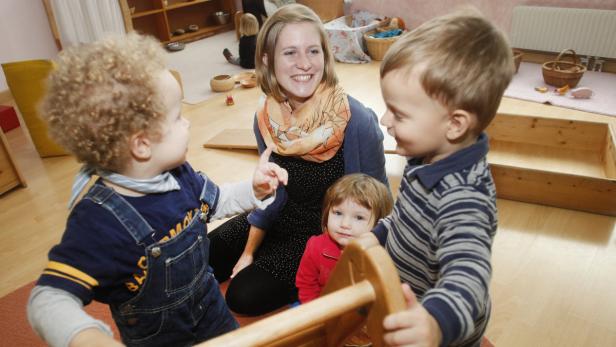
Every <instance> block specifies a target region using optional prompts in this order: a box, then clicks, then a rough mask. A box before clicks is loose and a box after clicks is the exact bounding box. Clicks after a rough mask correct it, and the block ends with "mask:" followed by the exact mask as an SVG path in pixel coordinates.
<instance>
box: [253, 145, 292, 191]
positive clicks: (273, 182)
mask: <svg viewBox="0 0 616 347" xmlns="http://www.w3.org/2000/svg"><path fill="white" fill-rule="evenodd" d="M273 150H274V147H268V148H267V149H266V150H265V151H264V152H263V154H261V157H260V158H259V165H258V166H257V169H256V170H255V173H254V175H253V178H252V189H253V191H254V193H255V197H256V198H257V199H259V200H263V199H264V198H265V197H267V196H268V195H271V194H273V193H274V192H275V191H276V188H278V185H279V184H280V183H282V184H284V185H286V184H287V180H288V173H287V170H285V169H283V168H281V167H280V166H278V165H277V164H274V163H270V161H269V157H270V155H271V154H272V151H273Z"/></svg>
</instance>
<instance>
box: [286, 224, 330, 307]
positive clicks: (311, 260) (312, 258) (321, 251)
mask: <svg viewBox="0 0 616 347" xmlns="http://www.w3.org/2000/svg"><path fill="white" fill-rule="evenodd" d="M340 253H342V249H341V248H340V246H338V244H337V243H336V242H335V241H334V240H332V238H331V237H329V234H328V233H323V234H321V235H319V236H312V237H311V238H310V239H309V240H308V243H306V249H305V250H304V255H303V256H302V260H301V262H300V263H299V268H298V269H297V276H296V277H295V286H297V289H298V291H299V292H298V296H299V301H300V302H301V303H302V304H304V303H307V302H308V301H311V300H314V299H316V298H318V297H319V295H320V294H321V290H322V289H323V287H324V286H325V283H327V280H328V279H329V275H330V273H331V272H332V270H333V269H334V266H336V262H337V261H338V259H339V258H340Z"/></svg>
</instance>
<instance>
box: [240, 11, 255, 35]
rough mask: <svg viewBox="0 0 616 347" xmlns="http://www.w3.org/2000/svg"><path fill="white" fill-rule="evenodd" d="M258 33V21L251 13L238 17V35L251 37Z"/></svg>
mask: <svg viewBox="0 0 616 347" xmlns="http://www.w3.org/2000/svg"><path fill="white" fill-rule="evenodd" d="M258 33H259V21H258V20H257V17H255V16H254V15H253V14H251V13H244V14H243V15H242V17H240V34H241V35H242V36H252V35H257V34H258Z"/></svg>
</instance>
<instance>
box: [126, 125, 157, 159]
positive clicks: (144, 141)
mask: <svg viewBox="0 0 616 347" xmlns="http://www.w3.org/2000/svg"><path fill="white" fill-rule="evenodd" d="M128 145H129V148H130V153H131V156H132V157H133V158H135V159H136V160H137V161H143V160H148V159H150V156H151V155H152V142H151V140H150V139H149V138H148V137H147V136H146V134H145V132H143V131H140V132H138V133H136V134H134V135H133V136H131V138H130V140H129V143H128Z"/></svg>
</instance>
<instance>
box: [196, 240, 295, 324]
mask: <svg viewBox="0 0 616 347" xmlns="http://www.w3.org/2000/svg"><path fill="white" fill-rule="evenodd" d="M246 232H248V231H246ZM208 237H209V239H210V265H211V266H212V268H213V269H214V275H215V276H216V279H217V280H218V282H224V281H226V280H227V279H228V278H229V276H231V273H232V271H233V267H234V266H235V264H236V263H237V261H238V259H239V258H240V256H241V255H242V252H243V251H244V244H239V243H238V244H237V245H233V246H230V245H228V244H227V242H225V241H224V240H223V239H222V238H221V237H220V232H219V229H218V230H214V231H212V232H211V233H209V234H208ZM225 299H226V300H227V305H228V306H229V308H230V309H231V311H233V312H235V313H239V314H243V315H247V316H258V315H262V314H265V313H268V312H271V311H274V310H276V309H278V308H280V307H283V306H285V305H287V304H289V303H291V302H293V301H296V300H297V290H296V288H294V287H291V286H289V285H288V284H286V283H284V282H283V281H280V280H278V279H277V278H275V277H274V276H272V275H271V274H270V273H268V272H266V271H265V270H263V269H261V268H260V267H258V266H256V265H255V264H254V263H253V264H251V265H249V266H247V267H245V268H244V269H243V270H242V271H240V272H239V273H238V274H237V275H236V276H235V277H234V278H233V280H231V283H229V287H228V288H227V294H226V296H225Z"/></svg>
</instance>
